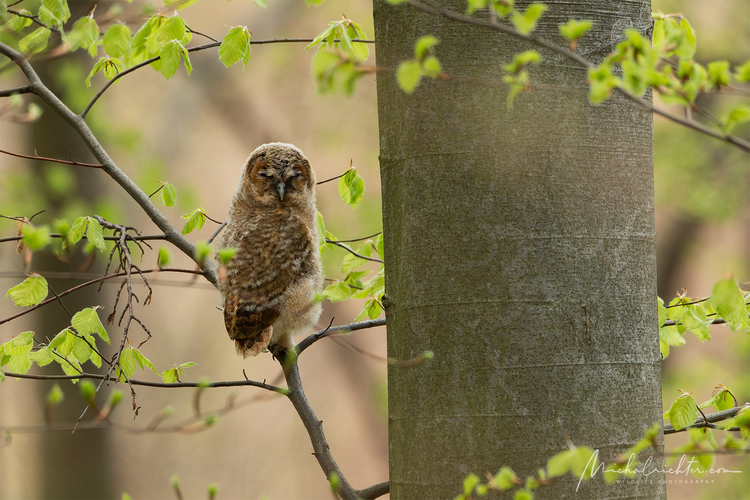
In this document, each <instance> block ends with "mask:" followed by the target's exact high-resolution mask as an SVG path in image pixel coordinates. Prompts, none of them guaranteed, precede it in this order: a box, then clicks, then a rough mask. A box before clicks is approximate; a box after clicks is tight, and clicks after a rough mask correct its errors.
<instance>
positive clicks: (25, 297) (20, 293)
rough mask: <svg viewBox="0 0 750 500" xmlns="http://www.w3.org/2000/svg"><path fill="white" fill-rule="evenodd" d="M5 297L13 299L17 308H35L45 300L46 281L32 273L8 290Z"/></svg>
mask: <svg viewBox="0 0 750 500" xmlns="http://www.w3.org/2000/svg"><path fill="white" fill-rule="evenodd" d="M5 296H6V297H10V298H11V299H13V303H14V304H16V305H17V306H22V307H25V306H35V305H37V304H38V303H40V302H41V301H43V300H44V299H45V298H47V280H46V279H44V277H42V276H40V275H38V274H36V273H32V274H31V275H30V276H29V277H28V278H26V279H25V280H23V281H22V282H21V283H19V284H18V285H16V286H14V287H12V288H11V289H10V290H8V293H6V294H5Z"/></svg>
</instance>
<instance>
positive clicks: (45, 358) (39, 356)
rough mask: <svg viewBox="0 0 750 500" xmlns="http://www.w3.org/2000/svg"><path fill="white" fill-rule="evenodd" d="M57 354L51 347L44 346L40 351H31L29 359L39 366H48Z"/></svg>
mask: <svg viewBox="0 0 750 500" xmlns="http://www.w3.org/2000/svg"><path fill="white" fill-rule="evenodd" d="M54 357H55V355H54V354H53V353H52V349H50V348H49V347H42V348H41V349H39V350H38V351H34V352H30V353H29V359H30V360H31V361H33V362H35V363H36V364H37V365H39V366H46V365H48V364H50V363H52V361H54Z"/></svg>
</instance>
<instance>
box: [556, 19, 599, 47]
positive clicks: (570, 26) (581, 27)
mask: <svg viewBox="0 0 750 500" xmlns="http://www.w3.org/2000/svg"><path fill="white" fill-rule="evenodd" d="M593 25H594V23H593V22H592V21H576V20H575V19H571V20H570V21H568V22H567V23H565V24H561V25H560V26H559V28H560V34H562V36H564V37H565V38H566V39H567V40H568V41H569V42H574V41H576V40H578V39H579V38H581V37H582V36H583V35H584V33H586V32H587V31H588V30H590V29H591V27H592V26H593Z"/></svg>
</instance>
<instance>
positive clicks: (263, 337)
mask: <svg viewBox="0 0 750 500" xmlns="http://www.w3.org/2000/svg"><path fill="white" fill-rule="evenodd" d="M272 328H273V327H268V328H266V329H265V330H263V331H262V332H261V333H260V335H258V336H255V337H252V338H246V339H235V340H234V348H235V350H236V351H237V354H239V355H240V356H242V357H243V358H247V357H248V356H253V357H254V356H257V355H258V354H259V353H261V352H263V351H265V350H266V349H267V347H268V342H269V341H270V340H271V332H272Z"/></svg>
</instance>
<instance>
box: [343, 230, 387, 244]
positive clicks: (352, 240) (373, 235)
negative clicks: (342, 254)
mask: <svg viewBox="0 0 750 500" xmlns="http://www.w3.org/2000/svg"><path fill="white" fill-rule="evenodd" d="M382 232H383V231H378V232H377V233H375V234H371V235H370V236H363V237H362V238H354V239H351V240H336V241H338V242H339V243H356V242H358V241H362V240H369V239H370V238H374V237H375V236H378V235H379V234H380V233H382Z"/></svg>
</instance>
